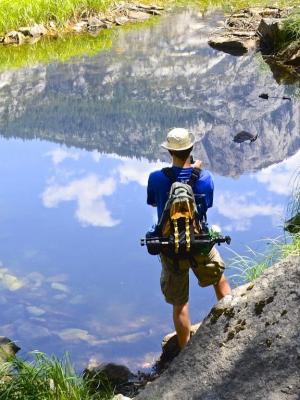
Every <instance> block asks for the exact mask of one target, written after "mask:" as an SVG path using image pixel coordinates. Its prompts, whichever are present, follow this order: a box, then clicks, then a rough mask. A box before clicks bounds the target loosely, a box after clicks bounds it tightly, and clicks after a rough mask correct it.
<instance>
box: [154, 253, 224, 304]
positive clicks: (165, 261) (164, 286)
mask: <svg viewBox="0 0 300 400" xmlns="http://www.w3.org/2000/svg"><path fill="white" fill-rule="evenodd" d="M160 259H161V264H162V272H161V278H160V286H161V290H162V292H163V295H164V296H165V299H166V302H167V303H170V304H173V305H182V304H185V303H187V302H188V299H189V269H190V268H191V269H192V271H193V272H194V274H195V276H196V278H197V279H198V283H199V285H200V286H202V287H205V286H209V285H215V284H217V283H218V282H219V280H220V278H221V276H222V274H223V272H224V269H225V264H224V262H223V260H222V258H221V256H220V254H219V252H218V250H216V249H215V248H214V247H213V248H212V250H211V251H210V252H209V254H207V255H194V260H195V265H194V266H191V261H190V260H186V259H185V260H180V261H179V263H178V265H176V267H175V265H174V261H173V260H172V258H168V257H166V256H165V255H163V254H161V255H160Z"/></svg>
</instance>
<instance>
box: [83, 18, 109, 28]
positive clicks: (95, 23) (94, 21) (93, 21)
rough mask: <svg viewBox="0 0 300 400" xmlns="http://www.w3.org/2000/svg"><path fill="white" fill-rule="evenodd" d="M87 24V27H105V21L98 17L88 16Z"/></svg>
mask: <svg viewBox="0 0 300 400" xmlns="http://www.w3.org/2000/svg"><path fill="white" fill-rule="evenodd" d="M87 26H88V28H89V29H103V28H104V29H105V28H107V23H106V22H105V21H103V20H102V19H100V18H97V17H90V18H89V19H88V22H87Z"/></svg>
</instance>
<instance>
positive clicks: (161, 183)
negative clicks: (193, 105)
mask: <svg viewBox="0 0 300 400" xmlns="http://www.w3.org/2000/svg"><path fill="white" fill-rule="evenodd" d="M193 145H194V138H193V137H192V135H191V134H190V133H189V132H188V131H187V130H186V129H183V128H174V129H172V130H171V131H170V132H169V133H168V135H167V140H166V142H164V143H163V144H162V145H161V146H162V147H163V148H165V149H167V150H168V151H169V153H170V155H171V157H172V171H173V172H172V173H173V174H174V176H175V177H176V181H177V182H182V183H187V182H188V181H189V179H190V176H191V174H192V171H193V168H196V169H197V168H198V169H199V170H200V168H201V166H202V162H201V161H199V160H197V161H196V162H195V163H194V164H191V157H190V154H191V151H192V149H193ZM171 185H172V182H171V181H170V179H169V178H168V177H167V176H166V175H165V173H164V172H163V171H161V170H159V171H154V172H152V173H151V174H150V176H149V179H148V187H147V204H149V205H151V206H154V207H157V216H158V220H160V217H161V215H162V213H163V210H164V207H165V204H166V201H167V200H168V193H169V191H170V188H171ZM213 190H214V184H213V180H212V176H211V174H210V173H209V172H208V171H207V170H200V175H199V177H198V179H197V181H196V182H195V183H194V185H193V192H194V194H195V195H204V196H205V197H204V202H202V204H203V203H204V206H205V210H204V211H205V212H206V210H207V208H209V207H212V204H213ZM160 259H161V264H162V272H161V282H160V283H161V290H162V293H163V294H164V296H165V300H166V302H167V303H169V304H172V306H173V321H174V326H175V330H176V333H177V337H178V343H179V346H180V348H183V347H184V346H185V345H186V344H187V342H188V341H189V339H190V330H191V321H190V317H189V307H188V298H189V268H192V270H193V272H194V274H195V275H196V277H197V279H198V282H199V285H200V286H206V285H205V284H203V282H204V281H203V278H204V277H203V276H202V274H203V270H205V267H206V266H207V267H209V266H211V265H212V264H213V266H214V267H216V268H217V269H218V268H219V271H220V275H219V280H218V282H217V283H215V284H214V289H215V293H216V296H217V299H218V300H220V299H221V298H223V297H224V296H226V295H227V294H229V293H230V292H231V289H230V286H229V284H228V282H227V280H226V278H225V276H224V274H223V270H224V262H223V260H222V258H221V256H220V254H219V253H218V251H217V250H216V249H215V248H212V250H211V251H210V252H209V253H208V254H207V255H203V254H201V255H200V254H198V255H197V254H196V255H195V256H194V259H195V261H196V263H195V264H194V265H193V266H191V262H190V260H189V259H180V260H179V262H178V268H176V269H174V263H173V262H172V259H170V258H168V257H167V256H165V255H164V254H160Z"/></svg>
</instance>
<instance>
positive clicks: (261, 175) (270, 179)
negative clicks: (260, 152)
mask: <svg viewBox="0 0 300 400" xmlns="http://www.w3.org/2000/svg"><path fill="white" fill-rule="evenodd" d="M299 168H300V151H298V152H297V153H296V154H294V155H293V156H292V157H290V158H288V159H287V160H284V161H283V162H281V163H279V164H275V165H271V166H270V167H267V168H264V169H262V170H261V171H259V172H258V173H257V174H255V175H253V177H254V178H255V179H257V180H258V182H261V183H265V184H266V185H267V188H268V190H269V191H271V192H274V193H278V194H281V195H286V196H288V195H289V194H290V193H291V190H292V183H291V179H292V177H293V175H294V174H295V173H296V172H297V171H299Z"/></svg>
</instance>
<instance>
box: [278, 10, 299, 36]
mask: <svg viewBox="0 0 300 400" xmlns="http://www.w3.org/2000/svg"><path fill="white" fill-rule="evenodd" d="M282 36H283V40H284V41H285V42H291V41H294V40H300V10H297V11H295V12H294V13H293V14H291V16H290V17H288V18H287V19H286V21H285V22H284V24H283V32H282Z"/></svg>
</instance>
